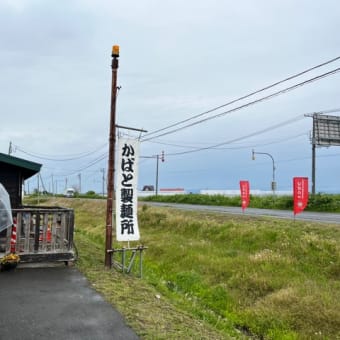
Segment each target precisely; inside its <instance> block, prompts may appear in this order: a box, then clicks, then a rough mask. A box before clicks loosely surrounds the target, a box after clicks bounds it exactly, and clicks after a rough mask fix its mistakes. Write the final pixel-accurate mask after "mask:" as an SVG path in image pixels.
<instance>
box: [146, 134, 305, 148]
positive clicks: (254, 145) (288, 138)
mask: <svg viewBox="0 0 340 340" xmlns="http://www.w3.org/2000/svg"><path fill="white" fill-rule="evenodd" d="M306 135H308V131H306V132H304V133H299V134H297V135H294V136H290V137H285V138H282V139H279V140H272V141H270V142H263V141H262V142H261V141H258V142H257V144H251V145H250V146H249V145H240V146H235V147H228V148H213V149H215V150H239V149H247V148H250V147H259V146H267V145H273V144H279V143H282V142H286V141H287V140H291V139H295V138H298V137H302V136H306ZM150 143H154V144H160V145H166V146H173V147H178V148H190V149H200V147H198V146H193V145H184V144H173V143H165V142H155V141H153V142H150ZM201 144H203V143H201ZM205 144H206V143H205Z"/></svg>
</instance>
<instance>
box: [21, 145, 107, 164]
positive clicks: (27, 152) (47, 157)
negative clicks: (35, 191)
mask: <svg viewBox="0 0 340 340" xmlns="http://www.w3.org/2000/svg"><path fill="white" fill-rule="evenodd" d="M104 146H107V143H105V144H103V145H101V146H100V147H99V148H97V149H96V150H93V151H90V152H87V153H81V154H78V155H75V156H74V157H71V156H70V157H69V158H62V159H58V158H51V157H50V156H43V155H40V156H39V154H37V153H33V152H29V151H26V150H24V149H22V148H21V147H20V146H18V145H15V148H16V150H19V151H20V152H22V153H24V154H26V155H29V156H31V157H35V158H39V159H44V160H47V161H54V162H67V161H73V160H77V159H81V158H85V157H87V156H90V155H93V154H94V153H96V152H98V151H99V150H101V149H102V148H103V147H104Z"/></svg>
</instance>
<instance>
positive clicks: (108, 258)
mask: <svg viewBox="0 0 340 340" xmlns="http://www.w3.org/2000/svg"><path fill="white" fill-rule="evenodd" d="M118 58H119V46H118V45H114V46H112V64H111V68H112V81H111V110H110V135H109V161H108V167H107V172H108V176H107V204H106V238H105V267H106V268H107V269H109V268H111V266H112V253H111V252H108V250H111V249H112V206H113V196H114V172H115V167H114V161H115V146H116V100H117V73H118Z"/></svg>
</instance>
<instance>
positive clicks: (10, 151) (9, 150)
mask: <svg viewBox="0 0 340 340" xmlns="http://www.w3.org/2000/svg"><path fill="white" fill-rule="evenodd" d="M12 152H13V148H12V142H9V147H8V154H9V155H11V154H12Z"/></svg>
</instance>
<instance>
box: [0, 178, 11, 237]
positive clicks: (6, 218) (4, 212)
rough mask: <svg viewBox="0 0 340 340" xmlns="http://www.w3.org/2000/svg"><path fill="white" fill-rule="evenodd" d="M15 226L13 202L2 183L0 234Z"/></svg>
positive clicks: (0, 186)
mask: <svg viewBox="0 0 340 340" xmlns="http://www.w3.org/2000/svg"><path fill="white" fill-rule="evenodd" d="M12 224H13V218H12V209H11V201H10V199H9V195H8V192H7V191H6V189H5V188H4V186H3V185H2V184H1V183H0V232H1V231H2V230H4V229H7V228H8V227H10V226H11V225H12Z"/></svg>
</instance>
